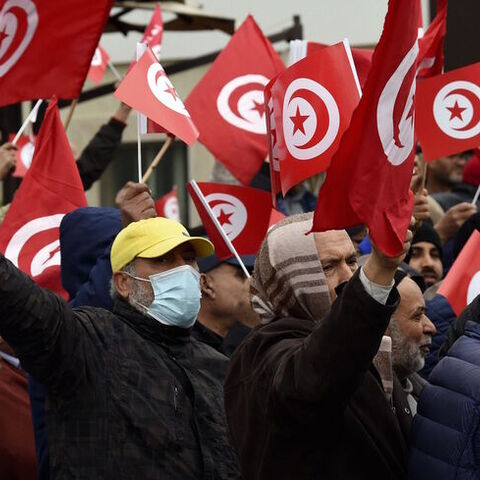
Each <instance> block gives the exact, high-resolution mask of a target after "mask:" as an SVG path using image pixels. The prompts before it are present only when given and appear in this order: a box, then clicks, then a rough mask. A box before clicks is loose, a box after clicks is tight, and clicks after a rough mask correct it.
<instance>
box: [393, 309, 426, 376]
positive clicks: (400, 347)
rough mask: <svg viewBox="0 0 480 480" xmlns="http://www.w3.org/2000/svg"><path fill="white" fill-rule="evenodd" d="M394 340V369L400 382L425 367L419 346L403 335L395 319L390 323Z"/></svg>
mask: <svg viewBox="0 0 480 480" xmlns="http://www.w3.org/2000/svg"><path fill="white" fill-rule="evenodd" d="M390 337H391V338H392V367H393V370H394V371H395V373H396V374H397V376H398V377H399V378H400V380H403V379H404V378H406V377H408V376H409V375H411V374H412V373H415V372H418V371H419V370H421V369H422V368H423V366H424V365H425V358H424V357H423V355H422V352H421V351H420V349H419V345H417V344H415V343H412V342H411V341H409V340H408V339H406V338H405V336H404V335H403V334H402V332H401V331H400V329H399V328H398V326H397V322H396V321H395V319H393V318H392V319H391V321H390Z"/></svg>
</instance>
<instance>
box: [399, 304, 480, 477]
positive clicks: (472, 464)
mask: <svg viewBox="0 0 480 480" xmlns="http://www.w3.org/2000/svg"><path fill="white" fill-rule="evenodd" d="M475 302H476V304H475V305H474V303H475ZM474 303H472V304H471V305H470V306H469V307H467V309H466V310H465V311H464V312H463V313H462V315H461V316H460V317H459V319H458V320H459V321H460V320H461V319H462V316H463V315H464V314H465V313H467V315H468V314H470V315H471V312H472V310H474V309H475V310H476V313H475V317H476V318H475V321H472V320H468V321H467V322H466V323H465V324H464V327H463V328H464V331H463V335H462V336H461V337H460V338H459V339H458V340H456V342H455V343H454V344H453V346H452V347H451V348H450V349H449V351H448V354H447V355H446V356H445V357H444V358H442V359H441V360H440V362H439V363H438V365H437V366H436V367H435V368H434V369H433V371H432V373H431V374H430V377H429V382H430V384H429V385H427V386H426V387H425V389H424V390H423V392H422V395H421V396H420V400H419V403H418V413H417V415H416V416H415V418H414V420H413V427H412V434H411V450H410V459H409V468H408V469H409V474H408V479H409V480H417V479H421V480H429V479H432V480H433V479H435V480H447V479H448V480H454V479H456V480H474V479H480V324H479V323H478V322H480V309H479V308H478V307H479V304H480V297H477V300H476V301H474ZM471 318H473V317H472V316H471Z"/></svg>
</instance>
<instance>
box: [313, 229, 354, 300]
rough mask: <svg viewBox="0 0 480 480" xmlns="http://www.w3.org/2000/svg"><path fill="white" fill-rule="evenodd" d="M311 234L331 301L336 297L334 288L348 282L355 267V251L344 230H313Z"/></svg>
mask: <svg viewBox="0 0 480 480" xmlns="http://www.w3.org/2000/svg"><path fill="white" fill-rule="evenodd" d="M313 236H314V240H315V246H316V247H317V252H318V258H319V259H320V263H321V264H322V268H323V271H324V273H325V277H326V279H327V285H328V291H329V293H330V299H331V300H332V301H333V300H335V298H336V297H337V294H336V293H335V288H336V287H337V286H338V285H340V284H341V283H343V282H348V280H350V278H351V277H352V275H353V274H354V273H355V270H356V269H357V252H356V250H355V247H354V245H353V243H352V241H351V240H350V237H349V236H348V234H347V232H346V231H345V230H328V231H326V232H315V233H314V234H313Z"/></svg>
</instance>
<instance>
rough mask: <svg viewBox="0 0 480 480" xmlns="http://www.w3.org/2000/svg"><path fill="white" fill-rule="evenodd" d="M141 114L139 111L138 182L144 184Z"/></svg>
mask: <svg viewBox="0 0 480 480" xmlns="http://www.w3.org/2000/svg"><path fill="white" fill-rule="evenodd" d="M141 115H142V114H141V113H140V112H138V111H137V159H138V182H139V183H142V138H141V136H142V135H141V130H142V119H141Z"/></svg>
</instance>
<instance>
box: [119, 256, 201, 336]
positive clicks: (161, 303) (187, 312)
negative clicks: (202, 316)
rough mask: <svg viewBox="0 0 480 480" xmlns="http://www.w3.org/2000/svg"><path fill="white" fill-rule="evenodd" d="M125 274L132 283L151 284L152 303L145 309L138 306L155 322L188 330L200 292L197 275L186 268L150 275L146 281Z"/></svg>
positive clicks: (184, 266) (192, 322)
mask: <svg viewBox="0 0 480 480" xmlns="http://www.w3.org/2000/svg"><path fill="white" fill-rule="evenodd" d="M125 273H126V272H125ZM127 275H129V276H131V277H132V278H135V279H136V280H141V281H144V282H148V281H150V283H151V284H152V288H153V294H154V299H153V302H152V303H151V305H150V306H149V307H146V306H145V305H141V306H142V307H143V308H145V310H146V312H147V313H148V314H149V315H150V316H151V317H153V318H155V320H158V321H159V322H160V323H163V324H164V325H171V326H175V327H181V328H190V327H191V326H192V325H193V324H194V323H195V320H196V319H197V315H198V312H199V310H200V299H201V298H202V292H201V290H200V274H199V273H198V272H197V271H196V270H195V269H194V268H192V267H191V266H190V265H182V266H181V267H177V268H172V269H171V270H167V271H166V272H161V273H156V274H155V275H150V276H149V277H148V278H149V280H146V279H145V278H140V277H134V276H133V275H130V274H128V273H127ZM136 303H138V302H136Z"/></svg>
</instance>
